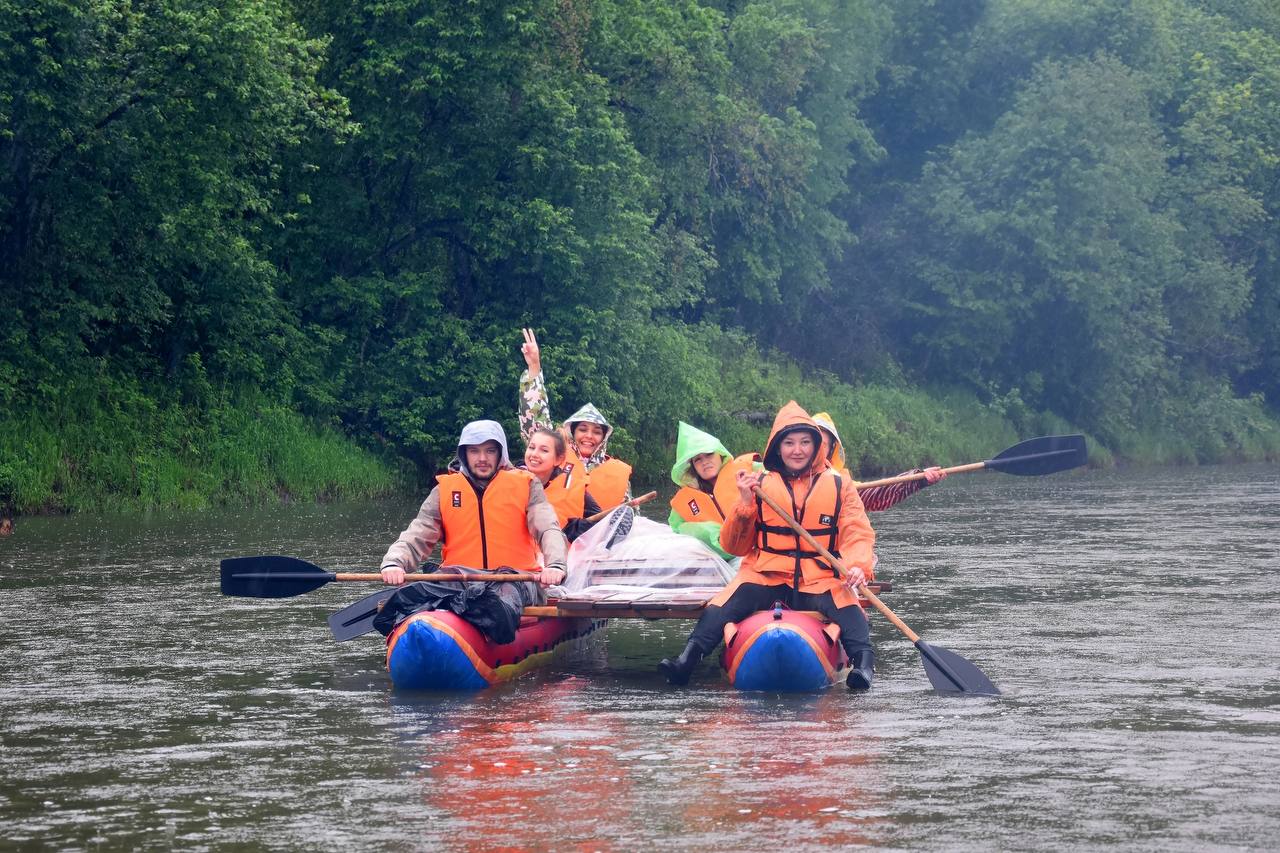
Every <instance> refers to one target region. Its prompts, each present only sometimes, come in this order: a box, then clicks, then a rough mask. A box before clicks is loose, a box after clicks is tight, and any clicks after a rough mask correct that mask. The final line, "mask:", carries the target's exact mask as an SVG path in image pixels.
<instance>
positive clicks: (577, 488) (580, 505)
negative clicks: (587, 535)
mask: <svg viewBox="0 0 1280 853" xmlns="http://www.w3.org/2000/svg"><path fill="white" fill-rule="evenodd" d="M542 488H543V491H545V492H546V493H547V500H549V501H551V505H552V506H553V507H555V510H556V518H558V519H559V520H560V527H561V528H563V527H564V526H565V525H566V524H568V523H569V519H571V518H582V514H583V513H584V512H585V511H586V510H585V506H586V501H587V475H586V472H585V471H582V470H581V469H578V470H566V469H565V468H561V469H560V472H559V473H558V474H556V475H555V476H554V477H552V478H551V482H549V483H547V484H546V485H545V486H543V487H542Z"/></svg>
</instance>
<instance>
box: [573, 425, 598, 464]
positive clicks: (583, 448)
mask: <svg viewBox="0 0 1280 853" xmlns="http://www.w3.org/2000/svg"><path fill="white" fill-rule="evenodd" d="M603 441H604V427H602V426H600V424H593V423H591V422H590V421H578V422H577V423H576V424H574V425H573V443H574V444H576V445H577V446H578V451H579V452H580V453H581V454H582V455H583V456H586V457H589V456H591V454H593V453H595V452H596V448H598V447H599V446H600V443H601V442H603Z"/></svg>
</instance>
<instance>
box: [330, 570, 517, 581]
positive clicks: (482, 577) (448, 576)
mask: <svg viewBox="0 0 1280 853" xmlns="http://www.w3.org/2000/svg"><path fill="white" fill-rule="evenodd" d="M333 579H334V580H336V581H380V580H382V575H375V574H373V573H371V572H337V573H336V574H334V576H333ZM537 579H538V576H537V575H536V574H533V573H531V572H517V573H515V574H496V573H494V572H488V573H485V574H476V575H460V574H457V573H453V572H451V573H444V572H437V573H435V574H424V573H418V574H410V575H405V576H404V582H405V583H414V582H415V581H484V582H486V583H491V582H493V581H536V580H537Z"/></svg>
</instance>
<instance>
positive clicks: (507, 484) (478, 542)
mask: <svg viewBox="0 0 1280 853" xmlns="http://www.w3.org/2000/svg"><path fill="white" fill-rule="evenodd" d="M437 542H442V543H443V545H442V549H443V553H442V554H441V557H440V564H441V565H442V566H466V567H469V568H473V569H497V568H500V567H503V566H507V567H510V568H513V569H519V570H520V571H530V572H534V571H537V570H538V552H539V551H541V552H542V558H543V563H544V565H545V566H546V568H544V569H543V570H542V572H541V578H540V583H541V585H542V586H544V587H545V586H553V585H555V584H558V583H560V582H561V581H562V580H564V574H565V554H566V552H567V550H568V546H567V544H566V543H565V538H564V534H563V533H562V532H561V531H560V525H559V523H558V522H557V520H556V511H555V509H554V508H553V507H552V506H551V504H550V502H549V501H548V500H547V496H546V494H545V493H544V492H543V491H542V483H541V482H539V481H538V478H537V477H534V476H533V475H532V474H530V473H529V472H528V471H522V470H520V469H518V468H512V467H511V460H510V459H509V458H508V457H507V436H506V433H505V432H503V429H502V425H501V424H499V423H498V422H497V421H472V422H471V423H469V424H467V425H466V426H465V427H463V428H462V435H461V437H459V439H458V456H457V458H456V459H454V460H453V462H452V463H450V465H449V473H447V474H441V475H440V476H438V477H436V487H435V488H434V489H432V490H431V494H429V495H427V499H426V500H425V501H423V502H422V508H421V509H419V510H418V517H417V518H415V519H414V520H413V521H412V522H411V523H410V524H409V526H408V528H406V529H405V531H404V532H403V533H401V534H400V538H399V539H397V540H396V541H395V543H394V544H393V545H392V546H391V547H390V548H388V549H387V554H386V556H385V557H383V558H382V579H383V581H384V582H386V583H389V584H402V583H404V576H405V573H406V572H411V571H413V570H415V569H416V568H417V567H418V566H420V565H421V564H422V563H424V562H425V561H426V560H427V558H428V557H430V556H431V551H432V549H433V548H435V546H436V543H437ZM539 597H540V598H541V599H543V600H545V595H541V594H539Z"/></svg>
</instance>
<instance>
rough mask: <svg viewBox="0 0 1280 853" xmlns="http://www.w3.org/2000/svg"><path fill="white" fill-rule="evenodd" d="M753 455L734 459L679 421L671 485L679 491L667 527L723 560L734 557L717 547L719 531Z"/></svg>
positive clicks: (704, 434) (717, 442)
mask: <svg viewBox="0 0 1280 853" xmlns="http://www.w3.org/2000/svg"><path fill="white" fill-rule="evenodd" d="M755 461H756V457H755V454H753V453H747V454H744V455H742V456H739V457H737V458H736V459H735V458H734V456H733V454H731V453H730V452H729V451H728V450H727V449H725V446H724V445H723V444H722V443H721V442H720V439H718V438H716V437H715V436H714V435H711V434H710V433H707V432H703V431H702V430H700V429H698V428H697V427H695V426H692V425H690V424H687V423H685V422H684V421H680V427H679V430H678V431H677V432H676V464H675V465H673V466H672V467H671V481H672V482H673V483H675V484H676V485H677V486H679V490H678V491H677V492H676V493H675V495H674V496H673V497H672V498H671V515H670V516H668V518H667V524H669V525H671V529H672V530H674V531H676V532H677V533H683V534H685V535H686V536H692V537H694V538H695V539H697V540H698V541H700V542H702V543H703V544H704V545H706V546H707V547H708V548H710V549H711V550H712V551H715V552H716V553H717V554H719V555H720V556H721V557H722V558H724V559H726V560H732V559H734V556H733V555H732V554H730V553H728V552H727V551H725V550H724V549H723V548H721V547H720V527H721V525H723V524H724V520H725V515H726V513H728V511H729V508H730V507H732V506H733V505H734V503H736V502H737V500H738V486H737V476H738V472H739V471H750V470H751V469H752V466H753V465H754V463H755Z"/></svg>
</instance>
